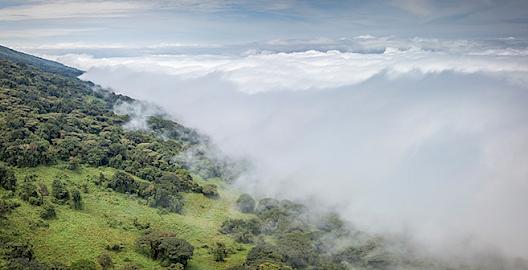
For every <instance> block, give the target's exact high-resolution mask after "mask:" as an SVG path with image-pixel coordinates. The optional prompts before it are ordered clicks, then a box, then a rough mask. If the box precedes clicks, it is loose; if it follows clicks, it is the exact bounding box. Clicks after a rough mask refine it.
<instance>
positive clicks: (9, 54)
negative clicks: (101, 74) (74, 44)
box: [0, 45, 83, 77]
mask: <svg viewBox="0 0 528 270" xmlns="http://www.w3.org/2000/svg"><path fill="white" fill-rule="evenodd" d="M0 59H4V60H9V61H12V62H14V63H18V64H25V65H31V66H34V67H37V68H39V69H41V70H43V71H48V72H52V73H57V74H61V75H64V76H70V77H77V76H79V75H81V74H82V73H83V72H82V71H80V70H78V69H75V68H72V67H67V66H65V65H63V64H61V63H58V62H54V61H50V60H46V59H43V58H40V57H36V56H33V55H29V54H26V53H23V52H19V51H15V50H12V49H9V48H7V47H4V46H1V45H0Z"/></svg>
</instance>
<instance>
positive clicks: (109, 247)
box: [106, 243, 125, 252]
mask: <svg viewBox="0 0 528 270" xmlns="http://www.w3.org/2000/svg"><path fill="white" fill-rule="evenodd" d="M123 249H125V245H124V244H122V243H114V244H108V245H106V250H108V251H115V252H119V251H121V250H123Z"/></svg>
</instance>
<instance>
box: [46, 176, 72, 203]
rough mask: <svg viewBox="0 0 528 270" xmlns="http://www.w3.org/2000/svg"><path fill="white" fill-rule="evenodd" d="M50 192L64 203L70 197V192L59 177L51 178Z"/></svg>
mask: <svg viewBox="0 0 528 270" xmlns="http://www.w3.org/2000/svg"><path fill="white" fill-rule="evenodd" d="M51 194H52V195H53V197H54V198H55V199H57V201H58V202H60V203H66V202H67V201H68V200H69V199H70V193H69V192H68V190H67V189H66V186H65V185H64V183H63V182H62V181H61V180H60V179H55V180H53V183H52V184H51Z"/></svg>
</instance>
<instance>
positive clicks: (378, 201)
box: [56, 37, 528, 257]
mask: <svg viewBox="0 0 528 270" xmlns="http://www.w3.org/2000/svg"><path fill="white" fill-rule="evenodd" d="M364 38H365V39H371V38H372V37H364ZM371 42H372V44H375V46H376V48H377V47H379V46H381V45H380V44H382V42H383V40H381V41H380V40H377V41H376V40H372V41H371ZM365 44H366V43H365ZM402 44H403V45H401V44H391V45H393V47H386V48H384V49H383V51H382V52H376V53H369V52H367V53H357V52H340V51H328V52H321V51H315V50H313V51H300V52H289V53H281V52H262V51H260V52H258V53H256V52H254V51H248V52H246V53H245V54H240V55H236V56H226V55H223V56H220V55H156V56H154V55H151V56H140V57H138V56H136V57H122V58H94V57H92V56H89V55H77V54H75V55H64V56H60V57H56V59H59V60H60V61H62V62H64V63H66V64H71V65H74V66H76V67H80V68H82V69H85V70H87V72H86V74H84V75H83V76H82V78H83V79H87V80H91V81H93V82H95V83H98V84H101V85H103V86H106V87H111V88H113V89H114V90H115V91H117V92H119V93H124V94H127V95H130V96H132V97H134V98H138V99H142V100H146V101H149V102H153V103H155V104H158V105H159V106H161V107H162V108H163V109H164V110H166V111H167V112H169V113H170V114H172V115H173V116H174V118H175V119H177V120H178V121H180V122H182V123H184V124H186V125H188V126H191V127H194V128H197V129H198V130H200V131H201V132H203V133H205V134H207V135H209V136H211V137H212V139H213V141H214V142H215V143H216V144H217V145H218V146H219V147H220V149H222V150H223V151H224V152H225V153H226V154H228V155H231V156H233V157H237V158H246V159H249V160H251V161H252V163H253V166H252V168H253V170H251V171H250V172H248V173H247V174H245V175H243V176H242V177H241V178H240V179H239V180H238V181H237V185H239V186H240V187H242V188H244V189H246V190H248V191H249V192H252V193H254V194H256V195H260V196H267V195H273V196H278V197H286V198H293V199H299V200H303V201H306V202H310V203H313V204H314V205H315V204H317V205H318V206H325V207H330V208H334V209H335V210H337V211H338V212H340V213H341V214H342V215H343V217H344V218H346V219H347V220H349V221H351V222H352V223H353V224H355V225H356V226H357V227H358V228H360V229H363V230H367V231H373V232H390V233H398V234H399V233H403V234H406V235H407V236H408V237H410V238H412V239H415V240H417V241H418V242H419V243H422V244H426V246H428V247H429V248H431V249H432V250H437V251H443V253H442V254H450V252H452V253H458V252H460V251H462V250H467V247H473V248H475V247H478V248H483V247H486V248H488V247H493V246H495V247H497V248H499V249H501V250H503V251H504V252H505V253H506V254H508V255H511V256H524V257H528V231H527V230H526V228H528V215H527V206H528V196H527V194H528V81H527V80H526V78H528V61H527V60H528V56H527V54H526V46H524V47H523V46H517V47H516V48H514V49H512V48H510V47H500V46H499V47H489V46H484V45H478V44H477V45H475V44H473V43H470V42H466V43H460V42H452V43H440V42H438V43H435V42H433V41H430V42H429V43H428V44H429V47H428V48H427V49H424V42H423V41H420V40H416V39H415V40H410V41H406V42H405V43H402ZM367 45H368V44H367ZM367 45H365V46H367ZM432 45H435V49H431V46H432ZM367 48H368V46H367ZM473 48H480V49H479V50H472V49H473ZM374 51H376V50H374ZM458 255H459V254H458Z"/></svg>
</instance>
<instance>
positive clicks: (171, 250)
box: [159, 237, 194, 266]
mask: <svg viewBox="0 0 528 270" xmlns="http://www.w3.org/2000/svg"><path fill="white" fill-rule="evenodd" d="M193 251H194V247H193V246H192V245H191V244H189V243H188V242H187V241H185V240H183V239H179V238H176V237H167V238H164V239H162V240H161V244H160V245H159V254H160V256H159V259H161V261H162V262H165V263H168V264H169V265H170V264H173V263H174V264H176V263H180V264H182V265H184V266H185V265H187V261H188V260H190V259H191V258H192V256H193Z"/></svg>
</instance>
